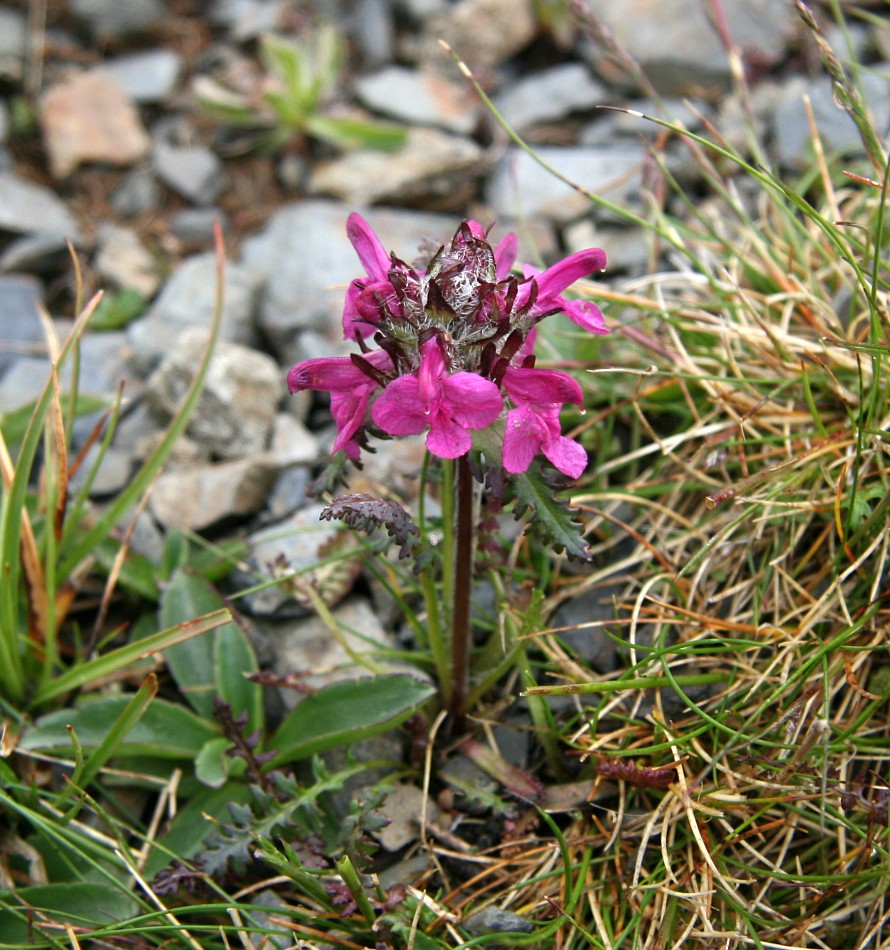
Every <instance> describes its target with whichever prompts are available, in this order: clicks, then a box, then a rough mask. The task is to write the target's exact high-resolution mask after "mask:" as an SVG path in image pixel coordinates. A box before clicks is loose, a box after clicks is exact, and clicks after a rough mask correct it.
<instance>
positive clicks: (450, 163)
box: [309, 127, 490, 205]
mask: <svg viewBox="0 0 890 950" xmlns="http://www.w3.org/2000/svg"><path fill="white" fill-rule="evenodd" d="M489 167H490V160H489V158H488V156H487V154H486V152H485V151H484V150H483V149H482V148H480V147H479V146H478V145H477V144H476V143H475V142H473V141H472V140H470V139H465V138H458V137H457V136H455V135H450V134H448V133H447V132H440V131H439V130H438V129H429V128H419V127H415V128H412V129H409V130H408V138H407V141H406V143H405V145H404V146H403V147H402V148H400V149H399V150H398V151H396V152H378V151H370V150H362V151H356V152H350V153H348V154H346V155H341V156H339V157H338V158H334V159H331V160H330V161H327V162H323V163H322V164H320V165H319V166H317V167H316V168H314V169H313V170H312V174H311V175H310V178H309V192H310V194H313V195H333V196H334V197H336V198H340V199H341V200H343V201H345V202H347V203H350V204H360V205H361V204H366V205H369V204H381V203H383V202H394V203H398V202H400V201H418V200H420V199H424V200H427V201H436V200H438V201H440V202H442V201H447V203H448V204H458V203H462V198H463V196H464V194H465V192H466V189H467V185H468V184H470V183H472V181H473V180H474V179H476V178H479V177H481V176H482V175H483V174H484V173H485V172H486V171H487V170H488V169H489Z"/></svg>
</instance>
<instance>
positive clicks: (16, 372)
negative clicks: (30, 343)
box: [0, 356, 50, 413]
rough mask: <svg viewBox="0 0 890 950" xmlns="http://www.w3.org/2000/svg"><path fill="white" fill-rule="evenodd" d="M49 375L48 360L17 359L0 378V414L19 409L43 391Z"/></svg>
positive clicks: (25, 357)
mask: <svg viewBox="0 0 890 950" xmlns="http://www.w3.org/2000/svg"><path fill="white" fill-rule="evenodd" d="M49 374H50V363H49V360H48V359H40V358H39V357H36V356H23V357H19V359H17V360H16V361H15V362H14V363H13V364H12V366H10V367H9V369H7V371H6V372H5V373H4V374H3V377H2V378H0V413H2V412H12V411H13V410H15V409H21V408H22V406H26V405H28V404H29V403H32V402H34V400H35V399H37V397H38V396H39V395H40V393H41V392H42V391H43V387H44V386H45V385H46V381H47V379H48V378H49Z"/></svg>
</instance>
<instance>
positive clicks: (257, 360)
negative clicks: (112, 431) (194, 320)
mask: <svg viewBox="0 0 890 950" xmlns="http://www.w3.org/2000/svg"><path fill="white" fill-rule="evenodd" d="M207 340H208V335H207V332H206V331H205V330H197V329H192V330H186V331H185V333H183V334H182V335H181V336H180V337H179V339H178V340H177V343H176V346H175V347H174V348H173V349H172V350H171V351H170V352H169V353H168V354H167V356H166V357H165V358H164V360H163V361H162V362H161V364H160V366H159V367H158V368H157V369H156V370H155V372H154V373H153V374H152V375H151V377H150V378H149V379H148V382H147V384H146V386H147V398H148V401H149V404H150V405H151V406H152V408H153V409H154V410H155V411H156V412H158V413H159V414H160V415H161V416H162V417H164V418H170V417H172V416H173V414H174V413H175V412H176V410H177V408H178V407H179V405H180V404H181V402H182V399H183V398H184V396H185V394H186V392H187V391H188V388H189V387H190V386H191V384H192V381H193V380H194V378H195V373H196V371H197V368H198V365H199V364H200V362H201V359H202V356H203V354H204V351H205V349H206V347H207ZM284 392H285V385H284V373H283V372H282V371H281V370H280V369H279V368H278V365H277V364H276V363H275V361H274V360H273V359H272V358H271V357H269V356H266V354H265V353H260V352H259V351H258V350H252V349H249V348H248V347H246V346H240V345H238V344H237V343H227V342H225V341H218V342H217V345H216V349H215V350H214V352H213V356H212V357H211V360H210V366H209V367H208V370H207V376H206V377H205V380H204V388H203V390H202V392H201V396H200V398H199V399H198V404H197V406H196V407H195V409H194V412H193V413H192V416H191V419H190V420H189V424H188V427H187V429H186V432H187V434H188V436H189V437H190V438H191V439H193V440H194V441H195V442H197V443H198V444H199V445H200V446H202V447H203V448H205V449H206V450H207V451H208V452H209V453H210V454H211V455H213V456H216V457H218V458H229V459H232V458H244V457H246V456H248V455H256V454H259V453H261V452H264V451H265V450H266V448H267V446H268V443H269V438H270V435H271V430H272V424H273V422H274V420H275V414H276V411H277V409H278V404H279V403H280V402H281V398H282V396H283V395H284Z"/></svg>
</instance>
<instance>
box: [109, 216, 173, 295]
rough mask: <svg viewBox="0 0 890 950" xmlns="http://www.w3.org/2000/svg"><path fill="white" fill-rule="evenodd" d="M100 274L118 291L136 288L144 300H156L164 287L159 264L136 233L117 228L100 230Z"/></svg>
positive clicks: (113, 226) (110, 225)
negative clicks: (160, 288)
mask: <svg viewBox="0 0 890 950" xmlns="http://www.w3.org/2000/svg"><path fill="white" fill-rule="evenodd" d="M96 270H97V271H98V272H99V275H100V276H101V277H103V278H104V279H106V280H109V281H111V282H112V283H113V284H115V285H116V286H117V287H120V288H121V289H129V288H132V289H133V290H137V291H139V293H140V294H141V295H142V296H143V297H153V296H154V294H155V292H156V291H157V289H158V286H159V285H160V283H161V276H160V274H159V273H158V265H157V262H156V261H155V259H154V257H153V256H152V255H151V253H149V251H148V249H147V248H146V247H145V245H144V244H143V243H142V242H141V241H140V240H139V236H138V235H137V234H136V232H135V231H131V230H130V229H129V228H122V227H118V226H117V225H114V224H103V225H102V226H101V227H100V229H99V251H98V254H97V255H96Z"/></svg>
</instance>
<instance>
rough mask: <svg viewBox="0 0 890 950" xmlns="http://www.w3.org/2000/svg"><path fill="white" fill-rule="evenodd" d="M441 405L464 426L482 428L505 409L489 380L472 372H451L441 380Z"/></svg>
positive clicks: (499, 395) (495, 388)
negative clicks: (450, 374)
mask: <svg viewBox="0 0 890 950" xmlns="http://www.w3.org/2000/svg"><path fill="white" fill-rule="evenodd" d="M441 405H442V407H443V408H444V409H446V410H447V411H448V412H449V413H450V415H451V417H452V418H453V419H455V420H456V421H457V422H459V423H460V424H461V425H462V426H464V427H465V428H467V429H484V428H485V427H486V426H489V425H491V424H492V422H494V420H495V419H497V417H498V416H499V415H500V414H501V410H502V409H503V408H504V400H503V397H502V396H501V394H500V391H499V390H498V388H497V386H496V385H495V384H494V383H493V382H492V381H491V380H490V379H483V378H482V377H481V376H477V375H476V374H475V373H463V372H461V373H454V375H452V376H446V377H445V379H443V380H442V397H441Z"/></svg>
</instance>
